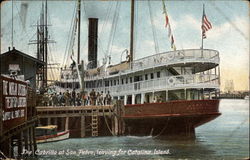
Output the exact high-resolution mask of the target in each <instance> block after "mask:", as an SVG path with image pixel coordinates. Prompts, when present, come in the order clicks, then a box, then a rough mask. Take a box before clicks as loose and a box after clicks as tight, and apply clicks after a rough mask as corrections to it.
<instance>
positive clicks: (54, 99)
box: [52, 93, 58, 106]
mask: <svg viewBox="0 0 250 160" xmlns="http://www.w3.org/2000/svg"><path fill="white" fill-rule="evenodd" d="M52 103H53V106H57V105H58V99H57V95H56V93H54V94H52Z"/></svg>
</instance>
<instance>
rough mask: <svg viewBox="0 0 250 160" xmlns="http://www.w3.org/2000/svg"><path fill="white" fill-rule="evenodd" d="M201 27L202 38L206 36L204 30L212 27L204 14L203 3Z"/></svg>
mask: <svg viewBox="0 0 250 160" xmlns="http://www.w3.org/2000/svg"><path fill="white" fill-rule="evenodd" d="M201 29H202V38H203V39H205V38H207V36H206V31H208V30H209V29H212V24H211V23H210V22H209V20H208V19H207V16H206V14H205V9H204V5H203V15H202V24H201Z"/></svg>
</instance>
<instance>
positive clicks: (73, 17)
mask: <svg viewBox="0 0 250 160" xmlns="http://www.w3.org/2000/svg"><path fill="white" fill-rule="evenodd" d="M76 6H77V4H75V8H74V11H73V16H72V19H71V25H70V30H69V33H68V37H69V38H68V39H67V43H66V48H65V53H64V56H63V63H62V66H61V67H64V66H65V64H66V62H67V58H68V49H69V45H70V37H71V32H70V31H71V30H72V27H73V24H74V19H75V12H76Z"/></svg>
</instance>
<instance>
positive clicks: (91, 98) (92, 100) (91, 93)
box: [89, 89, 96, 105]
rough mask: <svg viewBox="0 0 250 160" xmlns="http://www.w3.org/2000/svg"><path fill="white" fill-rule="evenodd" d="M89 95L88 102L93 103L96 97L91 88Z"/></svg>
mask: <svg viewBox="0 0 250 160" xmlns="http://www.w3.org/2000/svg"><path fill="white" fill-rule="evenodd" d="M89 95H90V104H91V105H95V99H96V94H95V90H94V89H92V91H91V92H90V94H89Z"/></svg>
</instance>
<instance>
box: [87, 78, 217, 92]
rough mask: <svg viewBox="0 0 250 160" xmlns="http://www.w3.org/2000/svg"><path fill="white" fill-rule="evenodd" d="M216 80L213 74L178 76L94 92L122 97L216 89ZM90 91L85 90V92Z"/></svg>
mask: <svg viewBox="0 0 250 160" xmlns="http://www.w3.org/2000/svg"><path fill="white" fill-rule="evenodd" d="M218 78H219V77H218V76H217V75H214V74H195V75H178V76H168V77H163V78H157V79H152V80H147V81H139V82H134V83H129V84H123V85H116V86H109V87H99V88H94V89H95V91H96V92H101V91H106V92H107V91H110V93H111V95H123V94H128V93H129V94H132V93H135V92H138V93H141V92H152V91H160V90H174V89H184V88H218V87H219V79H218ZM91 90H92V89H89V90H88V89H87V91H91Z"/></svg>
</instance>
